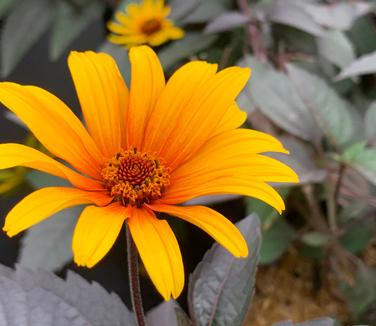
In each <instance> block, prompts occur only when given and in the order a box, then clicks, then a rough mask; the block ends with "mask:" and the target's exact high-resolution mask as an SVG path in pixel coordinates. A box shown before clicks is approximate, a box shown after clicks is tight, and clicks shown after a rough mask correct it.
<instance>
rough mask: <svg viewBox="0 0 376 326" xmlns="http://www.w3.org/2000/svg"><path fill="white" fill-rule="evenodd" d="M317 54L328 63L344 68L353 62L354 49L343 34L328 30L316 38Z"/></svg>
mask: <svg viewBox="0 0 376 326" xmlns="http://www.w3.org/2000/svg"><path fill="white" fill-rule="evenodd" d="M317 45H318V49H319V53H320V55H321V56H322V57H324V58H325V59H326V60H328V61H329V62H330V63H332V64H334V65H336V66H338V67H340V68H345V67H347V66H348V65H349V64H350V63H352V62H353V61H354V60H355V50H354V47H353V45H352V43H351V41H350V40H349V38H348V37H347V36H346V34H345V33H343V32H341V31H337V30H330V31H327V32H326V33H325V35H323V36H322V37H319V38H317Z"/></svg>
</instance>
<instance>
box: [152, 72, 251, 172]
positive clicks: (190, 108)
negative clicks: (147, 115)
mask: <svg viewBox="0 0 376 326" xmlns="http://www.w3.org/2000/svg"><path fill="white" fill-rule="evenodd" d="M195 74H196V73H195V72H193V71H187V75H186V80H190V81H189V82H187V81H186V82H185V84H188V85H189V84H190V83H191V80H192V79H195V78H194V75H195ZM200 74H201V73H200ZM249 75H250V70H249V69H247V68H239V67H231V68H227V69H224V70H222V71H220V72H219V73H217V74H216V75H214V76H213V77H211V78H209V79H208V80H207V81H206V82H205V83H202V82H201V83H200V82H198V83H199V84H200V85H199V88H198V89H195V90H194V91H191V92H184V93H180V94H179V92H178V91H179V88H181V87H186V85H184V84H183V85H181V84H180V85H179V84H175V83H174V84H175V85H174V87H171V89H174V88H175V91H174V94H172V93H170V94H169V98H170V101H169V102H167V103H166V105H164V109H163V110H161V111H160V112H159V114H160V115H161V116H164V113H165V112H166V110H172V103H173V102H174V101H181V102H182V103H184V104H185V105H184V107H183V109H182V110H181V111H180V112H178V114H179V117H178V119H176V121H174V123H175V124H173V126H174V128H173V129H172V131H171V132H170V133H169V134H167V135H165V136H164V137H166V138H165V139H166V142H165V143H164V146H163V148H162V150H161V156H162V157H164V158H165V160H166V161H167V162H168V165H169V166H170V167H171V168H174V167H176V166H178V165H180V164H182V163H183V162H185V161H186V160H187V159H188V158H189V157H191V156H192V155H194V154H195V153H196V151H197V150H198V149H199V148H200V147H201V146H202V145H203V144H204V143H205V142H206V141H207V140H208V139H209V138H210V136H211V135H212V134H213V131H214V130H215V128H216V127H217V126H218V124H219V123H220V121H221V120H222V118H223V116H224V115H225V113H226V111H227V109H228V108H229V107H230V106H231V105H232V104H233V103H234V100H235V98H236V97H237V95H238V94H239V92H240V91H241V90H242V89H243V87H244V85H245V84H246V82H247V80H248V78H249ZM166 91H167V87H166ZM166 120H167V119H166ZM168 122H169V123H172V122H171V121H170V120H168ZM158 131H159V133H160V134H162V133H163V134H165V130H161V129H159V130H158Z"/></svg>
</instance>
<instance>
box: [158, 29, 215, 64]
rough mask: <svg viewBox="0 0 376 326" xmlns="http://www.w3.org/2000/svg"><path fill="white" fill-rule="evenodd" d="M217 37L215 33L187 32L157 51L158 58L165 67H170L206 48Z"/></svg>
mask: <svg viewBox="0 0 376 326" xmlns="http://www.w3.org/2000/svg"><path fill="white" fill-rule="evenodd" d="M216 39H217V35H203V34H202V33H189V34H186V36H185V37H184V38H183V39H181V40H178V41H173V42H171V43H170V44H168V45H167V46H166V47H164V48H163V49H162V50H161V51H159V53H158V56H159V59H160V61H161V63H162V65H163V67H164V68H165V69H169V68H171V67H172V66H173V65H174V64H175V63H177V62H178V61H180V60H184V59H187V58H189V57H190V56H192V55H194V54H196V53H197V52H199V51H202V50H205V49H207V48H208V47H209V46H210V45H211V44H212V43H214V41H215V40H216Z"/></svg>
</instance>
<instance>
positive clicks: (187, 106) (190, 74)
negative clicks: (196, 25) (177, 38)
mask: <svg viewBox="0 0 376 326" xmlns="http://www.w3.org/2000/svg"><path fill="white" fill-rule="evenodd" d="M216 71H217V65H214V64H209V63H206V62H203V61H192V62H190V63H187V64H185V65H184V66H182V67H181V68H180V69H178V70H177V71H176V72H175V73H174V74H173V75H172V77H171V78H170V79H169V81H168V82H167V85H166V88H165V89H164V91H163V92H162V94H161V97H160V98H159V100H158V102H157V105H156V106H155V108H154V109H153V110H152V112H151V114H150V117H149V121H148V125H147V128H146V133H145V140H144V147H145V149H146V150H148V151H150V152H157V153H160V154H162V153H161V152H162V151H161V149H162V148H164V147H166V148H168V145H167V144H168V143H169V142H170V141H172V140H170V135H171V134H172V133H173V131H174V130H175V129H176V128H180V124H184V123H186V121H182V120H181V118H182V115H183V113H184V110H191V109H192V106H191V104H192V103H193V100H194V98H195V97H198V95H200V94H202V88H203V86H204V85H205V84H206V83H207V82H208V81H209V80H211V78H212V77H213V76H214V74H215V72H216ZM175 141H177V139H175Z"/></svg>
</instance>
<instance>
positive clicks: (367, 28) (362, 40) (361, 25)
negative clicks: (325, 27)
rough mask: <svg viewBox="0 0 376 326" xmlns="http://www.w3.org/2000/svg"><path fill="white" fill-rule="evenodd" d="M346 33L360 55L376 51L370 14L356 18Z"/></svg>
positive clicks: (375, 31)
mask: <svg viewBox="0 0 376 326" xmlns="http://www.w3.org/2000/svg"><path fill="white" fill-rule="evenodd" d="M348 35H349V37H350V38H351V40H352V43H353V44H354V45H355V47H356V49H357V52H358V53H359V54H361V55H363V54H367V53H371V52H373V51H376V30H375V28H374V23H373V20H372V16H363V17H361V18H359V19H357V20H356V21H355V23H354V25H353V26H352V28H351V29H350V30H349V31H348Z"/></svg>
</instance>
